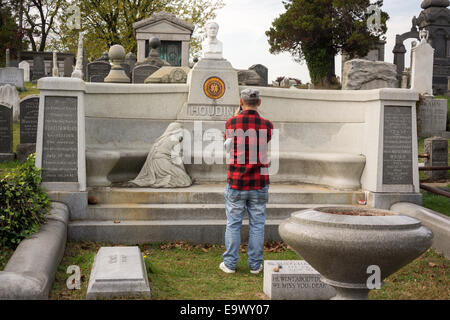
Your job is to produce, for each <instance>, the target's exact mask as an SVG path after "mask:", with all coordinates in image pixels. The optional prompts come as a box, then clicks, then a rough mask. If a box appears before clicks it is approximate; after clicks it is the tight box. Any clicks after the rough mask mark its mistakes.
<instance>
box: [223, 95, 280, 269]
mask: <svg viewBox="0 0 450 320" xmlns="http://www.w3.org/2000/svg"><path fill="white" fill-rule="evenodd" d="M260 105H261V99H260V97H259V91H258V90H255V89H246V90H244V91H242V92H241V107H240V108H239V109H238V110H237V111H236V113H235V116H234V117H232V118H230V119H228V121H227V124H226V133H225V138H226V142H225V145H226V147H227V149H228V150H229V149H231V151H230V159H229V162H228V179H227V180H228V184H227V187H226V190H225V207H226V214H227V228H226V232H225V246H226V252H225V253H224V254H223V259H224V261H223V262H222V263H221V264H220V269H222V271H224V272H226V273H234V272H235V270H236V266H237V263H238V260H239V247H240V244H241V226H242V220H243V218H244V216H245V212H246V211H247V210H248V216H249V223H250V238H249V242H248V251H247V253H248V264H249V267H250V272H251V273H253V274H258V273H259V272H261V270H262V268H263V266H262V260H263V251H264V225H265V222H266V205H267V201H268V199H269V174H268V157H267V151H268V143H269V141H270V140H271V137H272V130H273V124H272V122H270V121H269V120H266V119H264V118H262V117H261V116H260V115H259V113H258V111H257V109H258V107H259V106H260Z"/></svg>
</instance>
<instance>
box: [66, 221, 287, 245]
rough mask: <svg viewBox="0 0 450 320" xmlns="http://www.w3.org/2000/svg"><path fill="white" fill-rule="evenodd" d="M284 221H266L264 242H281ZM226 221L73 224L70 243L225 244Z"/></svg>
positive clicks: (243, 232)
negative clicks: (281, 226) (168, 242)
mask: <svg viewBox="0 0 450 320" xmlns="http://www.w3.org/2000/svg"><path fill="white" fill-rule="evenodd" d="M282 221H283V220H277V219H275V220H267V221H266V228H265V241H280V240H281V238H280V236H279V233H278V226H279V225H280V223H281V222H282ZM225 228H226V220H224V219H221V220H208V221H202V220H155V221H139V220H134V221H122V222H120V223H114V222H113V221H94V220H83V221H71V222H70V223H69V225H68V238H69V240H71V241H95V242H103V243H109V244H124V245H125V244H127V245H130V244H144V243H158V242H164V241H176V240H184V241H188V242H190V243H194V244H205V243H210V244H223V243H224V237H225ZM248 230H249V227H248V221H244V222H243V226H242V230H241V239H242V241H243V242H247V240H248Z"/></svg>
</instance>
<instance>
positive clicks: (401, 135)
mask: <svg viewBox="0 0 450 320" xmlns="http://www.w3.org/2000/svg"><path fill="white" fill-rule="evenodd" d="M412 154H413V148H412V112H411V107H401V106H385V108H384V147H383V184H386V185H408V184H413V165H412V163H413V160H412Z"/></svg>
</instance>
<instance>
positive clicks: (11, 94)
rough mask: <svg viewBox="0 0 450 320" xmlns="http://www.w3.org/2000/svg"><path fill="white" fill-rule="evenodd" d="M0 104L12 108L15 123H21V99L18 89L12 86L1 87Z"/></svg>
mask: <svg viewBox="0 0 450 320" xmlns="http://www.w3.org/2000/svg"><path fill="white" fill-rule="evenodd" d="M0 103H2V104H3V105H6V106H10V107H11V108H12V110H13V121H14V122H17V121H19V114H20V98H19V92H18V91H17V89H16V87H14V86H12V85H10V84H7V85H4V86H0Z"/></svg>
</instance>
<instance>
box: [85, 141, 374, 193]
mask: <svg viewBox="0 0 450 320" xmlns="http://www.w3.org/2000/svg"><path fill="white" fill-rule="evenodd" d="M147 155H148V150H144V151H142V150H133V149H116V150H105V149H100V148H98V149H94V148H91V149H88V150H86V168H87V185H88V187H105V186H110V185H111V183H117V182H126V181H129V180H132V179H134V178H135V177H136V176H137V175H138V174H139V172H140V170H141V168H142V166H143V165H144V163H145V160H146V159H147ZM277 155H278V158H279V161H278V164H279V166H278V172H277V173H276V174H274V175H271V178H270V179H271V182H274V183H294V184H295V183H310V184H317V185H324V186H328V187H332V188H336V189H341V190H357V189H360V188H361V175H362V173H363V170H364V167H365V163H366V158H365V156H363V155H356V154H349V153H331V152H330V153H318V152H315V153H311V152H280V153H279V154H275V155H274V154H273V155H272V162H273V163H276V158H274V156H277ZM191 163H194V161H193V160H192V161H191ZM185 167H186V170H187V172H188V173H189V174H190V176H191V177H192V178H193V179H194V180H195V182H197V183H199V182H200V183H202V182H225V181H226V176H227V166H226V160H225V159H223V164H212V165H208V164H206V163H205V162H204V161H203V163H202V164H185Z"/></svg>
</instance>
